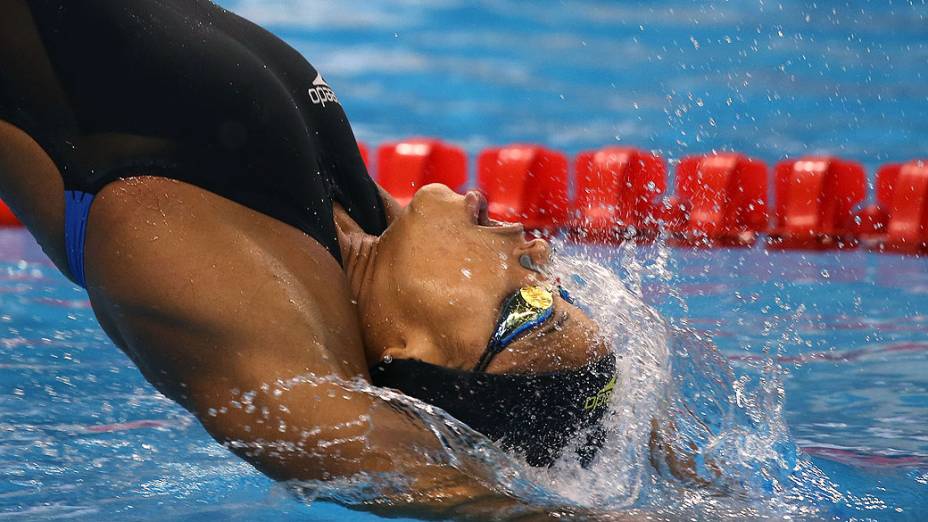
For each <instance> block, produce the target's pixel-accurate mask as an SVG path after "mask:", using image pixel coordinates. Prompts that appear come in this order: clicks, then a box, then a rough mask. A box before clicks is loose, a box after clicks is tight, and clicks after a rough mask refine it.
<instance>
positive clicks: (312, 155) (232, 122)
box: [0, 0, 386, 285]
mask: <svg viewBox="0 0 928 522" xmlns="http://www.w3.org/2000/svg"><path fill="white" fill-rule="evenodd" d="M4 1H5V2H12V4H10V5H14V9H15V7H16V6H15V4H17V3H18V4H19V7H20V9H21V8H22V7H23V6H22V3H23V2H24V3H25V4H26V5H27V6H28V11H29V12H31V18H32V27H22V24H18V25H16V26H15V27H13V26H12V23H10V22H8V23H6V24H5V22H4V21H3V20H0V31H2V32H3V33H4V34H6V36H2V35H0V45H2V46H3V49H0V119H2V120H6V121H8V122H10V123H11V124H13V125H16V126H18V127H19V128H21V129H23V130H24V131H25V132H26V133H28V134H29V135H30V136H32V137H33V139H35V140H36V141H37V142H38V143H39V144H40V145H41V146H42V147H43V148H44V149H45V151H46V152H47V153H48V154H49V156H50V157H51V158H52V160H53V161H54V162H55V164H56V165H57V167H58V169H59V171H60V172H61V175H62V177H63V178H64V184H65V190H66V227H65V242H66V245H67V250H68V258H69V264H70V268H71V271H72V274H73V275H74V277H75V278H77V279H78V282H80V283H81V284H82V285H83V284H84V279H83V273H84V270H83V238H84V226H85V223H86V216H87V212H89V208H90V203H91V202H92V199H93V195H94V194H96V193H97V192H99V191H100V189H101V188H103V186H105V185H106V184H107V183H110V182H112V181H114V180H116V179H119V178H120V177H129V176H139V175H155V176H162V177H167V178H172V179H177V180H182V181H185V182H188V183H191V184H194V185H197V186H199V187H202V188H204V189H206V190H209V191H211V192H214V193H216V194H219V195H221V196H224V197H226V198H228V199H231V200H233V201H236V202H238V203H241V204H243V205H245V206H247V207H250V208H252V209H255V210H257V211H260V212H263V213H265V214H267V215H269V216H271V217H274V218H276V219H279V220H280V221H283V222H284V223H288V224H290V225H292V226H294V227H296V228H298V229H300V230H302V231H304V232H305V233H307V234H309V235H310V236H312V237H313V238H315V239H316V240H317V241H319V243H321V244H322V245H323V246H324V247H325V248H326V249H327V250H328V251H329V252H330V253H331V254H332V255H333V256H335V258H336V259H340V255H339V249H338V241H337V238H336V232H335V228H334V224H333V221H332V205H333V200H334V201H337V202H339V203H341V204H342V205H343V206H344V207H345V208H346V210H347V211H348V213H349V214H350V215H351V216H352V218H354V219H355V221H357V222H358V224H359V225H361V227H362V228H364V230H365V231H367V232H368V233H371V234H380V233H381V232H382V231H383V230H384V228H385V227H386V220H385V217H384V212H383V206H382V202H381V200H380V197H379V195H378V192H377V187H376V185H375V184H374V183H373V181H371V179H370V177H369V176H368V174H367V170H366V168H365V166H364V163H363V161H362V160H361V156H360V154H359V152H358V147H357V143H356V141H355V138H354V135H353V134H352V132H351V128H350V126H349V124H348V120H347V118H346V116H345V113H344V111H343V110H342V107H341V105H340V104H339V102H338V99H337V97H336V96H335V93H334V92H333V91H332V89H331V88H330V87H329V86H328V85H327V84H326V82H325V80H324V79H323V78H322V76H321V75H320V74H319V73H318V72H317V71H316V70H315V69H314V68H313V67H312V66H311V65H310V64H309V63H308V62H307V61H306V60H305V59H304V58H303V57H302V56H301V55H300V54H299V53H298V52H297V51H296V50H294V49H293V48H291V47H290V46H288V45H287V44H285V43H284V42H283V41H281V40H280V39H278V38H276V37H275V36H273V35H271V34H270V33H268V32H267V31H265V30H263V29H261V28H260V27H258V26H256V25H254V24H252V23H250V22H248V21H247V20H244V19H242V18H240V17H238V16H236V15H234V14H232V13H230V12H228V11H225V10H224V9H222V8H220V7H218V6H216V5H214V4H212V3H211V2H208V1H206V0H132V1H126V0H82V1H80V2H76V1H66V0H4ZM7 7H8V5H5V6H4V9H6V8H7ZM7 18H8V17H7ZM14 18H15V17H14ZM27 18H28V17H27ZM5 25H6V26H5Z"/></svg>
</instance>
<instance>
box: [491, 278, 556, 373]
mask: <svg viewBox="0 0 928 522" xmlns="http://www.w3.org/2000/svg"><path fill="white" fill-rule="evenodd" d="M553 313H554V305H553V303H550V302H549V304H548V305H547V306H545V307H544V308H540V307H538V306H536V305H533V304H531V303H529V302H527V301H526V300H525V299H524V298H523V296H522V291H521V290H520V291H518V292H516V293H515V294H513V295H512V296H511V297H509V299H507V300H506V302H505V303H503V306H502V308H501V312H500V316H499V320H498V321H497V322H496V329H495V330H494V332H493V336H492V337H491V338H490V342H489V343H488V344H487V349H486V350H484V352H483V355H481V356H480V360H479V361H478V362H477V365H476V366H474V370H473V371H474V372H483V371H485V370H486V369H487V366H489V365H490V361H492V360H493V358H494V357H496V355H497V354H499V352H501V351H503V350H504V349H505V348H506V347H507V346H509V345H510V344H512V342H513V341H515V340H516V338H518V337H519V336H520V335H522V334H523V333H525V332H527V331H529V330H531V329H533V328H536V327H537V326H538V325H540V324H542V323H544V322H545V321H547V320H548V318H550V317H551V315H552V314H553Z"/></svg>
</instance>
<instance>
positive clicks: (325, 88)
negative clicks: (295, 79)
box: [307, 72, 338, 108]
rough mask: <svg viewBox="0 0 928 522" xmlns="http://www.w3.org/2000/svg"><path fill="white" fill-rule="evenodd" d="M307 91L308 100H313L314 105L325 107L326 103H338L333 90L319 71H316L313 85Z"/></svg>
mask: <svg viewBox="0 0 928 522" xmlns="http://www.w3.org/2000/svg"><path fill="white" fill-rule="evenodd" d="M307 92H308V93H309V101H311V102H313V104H314V105H322V108H325V104H326V103H338V97H337V96H335V91H333V90H332V88H331V87H329V84H327V83H325V80H324V79H323V78H322V74H321V73H319V72H317V73H316V79H315V80H313V86H312V87H310V88H309V90H308V91H307Z"/></svg>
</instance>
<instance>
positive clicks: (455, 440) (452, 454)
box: [233, 245, 866, 518]
mask: <svg viewBox="0 0 928 522" xmlns="http://www.w3.org/2000/svg"><path fill="white" fill-rule="evenodd" d="M573 250H574V251H576V249H573ZM671 264H672V263H671V261H670V257H669V255H668V253H667V249H666V248H665V247H663V246H662V245H657V246H656V247H654V248H649V249H638V248H635V247H634V246H626V247H621V248H618V249H597V248H596V247H588V248H585V249H584V250H582V251H581V252H580V253H579V254H578V255H570V256H560V257H558V258H557V259H556V261H555V262H554V263H553V264H552V266H551V270H552V274H553V275H554V276H556V277H558V278H559V279H560V281H561V283H562V284H563V285H564V286H565V287H566V288H567V289H568V290H569V291H570V293H571V294H572V295H573V296H574V297H575V298H576V299H577V300H578V302H580V303H582V304H583V308H584V309H585V310H586V311H587V313H588V314H589V315H590V316H591V317H592V318H593V319H594V320H596V321H597V322H598V323H599V324H600V326H601V328H602V333H603V335H604V336H605V337H606V338H607V339H608V340H609V341H610V342H611V345H612V346H613V349H614V351H615V354H616V356H617V361H618V369H619V372H618V373H619V381H618V382H617V387H616V389H617V390H621V391H620V392H618V393H616V394H615V395H614V396H613V398H612V400H611V403H610V405H609V407H610V412H609V414H608V415H607V416H606V418H605V420H604V427H605V428H606V432H607V436H606V440H605V443H604V445H603V447H602V449H601V450H600V451H599V453H598V454H597V456H596V457H595V459H594V460H593V462H592V463H591V464H590V465H589V466H587V467H586V468H584V467H582V466H581V465H580V464H579V463H578V462H577V461H576V459H575V458H574V457H573V456H572V455H573V454H574V453H573V452H572V451H565V452H564V453H563V454H564V457H562V458H561V459H560V460H559V461H558V462H556V463H555V465H553V466H552V467H550V468H532V467H530V466H527V465H526V464H525V463H523V462H522V461H520V459H519V458H518V457H515V456H512V455H508V454H506V453H505V452H503V451H501V450H500V449H498V448H497V447H496V446H495V445H494V444H493V443H492V441H489V440H487V439H486V438H485V437H483V436H482V435H480V434H479V433H476V432H474V431H472V430H471V429H469V428H468V427H467V426H465V425H463V424H461V423H460V422H458V421H457V420H455V419H454V418H452V417H450V416H448V415H447V414H445V413H444V412H443V411H441V410H439V409H437V408H435V407H433V406H430V405H428V404H425V403H422V402H420V401H418V400H416V399H413V398H410V397H407V396H405V395H402V394H398V393H395V392H392V391H390V390H386V389H380V388H374V387H371V386H369V385H368V384H366V383H364V382H363V381H360V380H355V381H342V380H339V379H336V378H334V377H330V376H328V377H320V376H315V375H311V374H310V375H304V376H301V377H299V378H297V379H294V380H292V381H290V382H287V383H285V384H284V385H283V386H281V387H282V388H283V389H286V390H292V389H294V388H295V387H298V386H319V385H320V384H323V383H324V384H328V385H333V384H334V385H335V386H336V387H339V388H341V389H342V390H344V392H345V393H354V394H357V393H361V394H365V395H368V396H371V397H373V398H376V399H377V400H376V401H374V402H375V404H376V406H374V408H375V409H376V408H381V407H384V408H390V409H392V410H393V411H394V412H401V413H402V418H403V419H405V422H408V423H409V424H411V425H415V427H416V428H417V429H420V430H425V431H426V432H428V433H430V434H431V436H432V437H433V439H434V441H435V442H436V443H437V447H438V448H440V449H439V450H438V451H437V452H435V451H432V452H431V453H429V454H428V455H427V458H428V459H429V461H430V464H431V465H435V466H448V467H452V468H454V469H457V470H459V471H461V472H462V473H464V474H466V475H467V476H469V477H473V478H475V479H476V480H478V481H479V482H480V483H482V484H483V485H485V486H487V487H489V488H491V489H494V490H496V491H498V492H500V493H502V494H505V495H508V496H510V497H513V498H516V499H518V500H520V501H522V502H523V503H525V504H527V505H531V506H542V507H545V508H546V509H548V510H560V511H562V512H565V513H577V512H582V513H602V512H606V513H614V512H621V513H624V514H636V513H637V514H644V513H650V514H652V515H657V516H661V517H670V518H678V517H683V516H697V517H715V516H742V517H743V516H749V517H757V516H769V517H783V516H790V517H799V518H802V517H815V516H816V515H817V514H819V510H820V509H821V506H822V505H835V504H837V503H841V502H848V501H853V499H847V498H845V496H843V495H842V493H841V492H840V491H839V490H838V488H837V487H835V486H834V484H832V483H831V481H830V480H829V479H828V477H827V476H825V474H824V473H822V472H821V471H820V470H818V469H817V468H815V466H814V465H813V464H812V463H811V461H810V460H809V459H808V458H807V457H805V456H804V455H802V454H801V452H799V450H798V449H797V447H796V445H795V444H794V443H793V441H792V439H791V438H790V435H789V430H788V428H787V426H786V424H785V422H784V420H783V417H782V412H783V401H784V391H783V384H782V375H781V374H782V369H781V368H780V366H779V365H778V364H777V363H776V362H775V357H776V355H777V354H778V353H779V348H778V346H779V344H781V343H786V342H790V341H791V339H790V338H789V336H790V334H789V332H790V331H792V330H793V329H792V328H790V327H789V324H788V323H789V322H790V321H794V320H795V318H797V317H799V316H800V315H801V313H802V310H801V309H799V310H792V311H791V314H787V313H784V314H782V315H781V316H778V317H779V319H778V320H779V321H780V323H778V324H769V325H767V327H768V328H771V329H779V330H780V331H783V332H785V333H784V334H783V338H781V339H777V340H775V341H772V342H771V343H770V344H769V346H765V355H766V356H767V357H765V358H762V359H761V360H760V362H758V363H757V364H758V365H759V366H758V368H757V371H756V372H755V374H754V375H742V376H740V377H736V375H735V373H734V372H733V370H732V368H731V367H730V366H729V364H728V362H727V360H726V359H725V358H724V357H722V356H721V355H720V354H719V352H718V350H717V349H716V348H715V346H714V345H713V343H712V342H711V339H709V338H708V337H707V336H706V335H705V334H701V333H700V332H698V331H695V330H693V329H691V328H689V327H688V326H687V325H686V323H685V321H676V322H674V321H671V320H669V319H665V318H663V317H661V315H660V314H658V313H657V312H656V310H655V309H654V308H653V307H651V306H649V305H648V304H647V303H646V299H645V297H644V295H645V289H648V295H652V294H659V295H663V296H665V297H669V298H670V299H671V300H675V301H676V302H678V303H679V304H680V306H681V307H683V308H684V309H685V301H684V300H683V299H682V298H681V297H680V296H678V295H677V294H676V293H675V291H674V290H673V285H672V284H671V281H672V279H673V267H672V266H671ZM791 318H792V319H791ZM263 392H264V393H271V392H273V390H271V391H269V390H263ZM254 393H255V392H253V391H251V392H244V393H242V394H241V396H240V399H239V400H240V401H241V402H242V403H243V404H239V405H238V406H233V407H241V408H246V409H247V408H249V406H250V403H251V401H252V399H253V398H254ZM333 393H336V394H337V393H339V392H337V391H336V392H333ZM370 418H376V411H371V412H370V416H369V417H368V420H369V419H370ZM336 428H337V427H336ZM579 439H580V437H578V441H577V442H578V444H579ZM338 442H339V441H333V443H338ZM409 485H410V483H409V479H408V477H403V476H401V475H399V474H359V475H356V476H354V477H351V478H350V479H344V480H339V481H335V482H333V481H318V482H300V483H294V484H291V487H292V488H293V490H294V491H296V492H297V493H298V495H299V496H300V498H302V499H303V500H305V501H313V500H317V499H320V500H329V501H335V502H338V503H341V504H344V505H349V506H370V505H371V504H377V505H384V504H390V503H391V502H395V503H402V502H405V501H408V500H409V498H407V497H409V490H410V488H409ZM858 500H860V499H858ZM863 500H864V501H865V500H866V499H863ZM823 501H825V502H823Z"/></svg>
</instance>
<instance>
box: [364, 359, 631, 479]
mask: <svg viewBox="0 0 928 522" xmlns="http://www.w3.org/2000/svg"><path fill="white" fill-rule="evenodd" d="M615 372H616V361H615V355H613V354H609V355H607V356H606V357H603V358H602V359H600V360H599V361H596V362H594V363H591V364H589V365H587V366H584V367H582V368H578V369H575V370H560V371H556V372H550V373H539V374H493V373H477V372H467V371H461V370H455V369H452V368H445V367H443V366H436V365H434V364H429V363H425V362H422V361H418V360H414V359H397V360H393V361H391V362H381V363H379V364H377V365H376V366H374V367H372V368H371V378H372V380H373V383H374V384H375V385H376V386H382V387H387V388H394V389H397V390H399V391H401V392H403V393H404V394H406V395H409V396H411V397H415V398H417V399H419V400H421V401H424V402H427V403H429V404H431V405H433V406H437V407H439V408H441V409H443V410H445V411H446V412H448V413H449V414H451V415H452V416H453V417H454V418H456V419H457V420H459V421H461V422H463V423H464V424H467V425H468V426H470V427H471V428H472V429H474V430H475V431H478V432H480V433H482V434H483V435H485V436H486V437H488V438H490V439H491V440H494V441H496V442H497V443H499V444H500V445H501V446H502V447H503V449H505V450H509V451H515V452H517V453H520V454H522V455H524V456H525V459H526V461H527V462H528V463H529V464H531V465H532V466H550V465H551V464H553V463H554V461H555V460H556V459H557V458H558V456H560V454H561V451H562V450H563V449H564V446H566V445H567V443H568V442H570V440H571V439H572V437H573V436H574V435H576V434H577V433H578V432H579V431H580V430H583V429H585V428H591V427H594V426H598V425H599V421H600V420H601V419H602V417H603V414H604V413H605V412H606V409H607V408H606V405H607V403H608V399H609V397H610V396H611V395H612V390H613V387H614V386H615V375H616V374H615ZM603 439H604V436H603V431H602V428H598V429H596V430H590V432H589V433H588V434H587V439H586V441H585V443H584V444H583V445H581V447H580V449H579V450H578V456H579V458H580V460H581V462H582V463H584V464H587V463H588V462H589V461H590V459H592V457H593V456H594V455H595V453H596V450H597V449H598V448H599V446H601V445H602V442H603Z"/></svg>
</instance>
